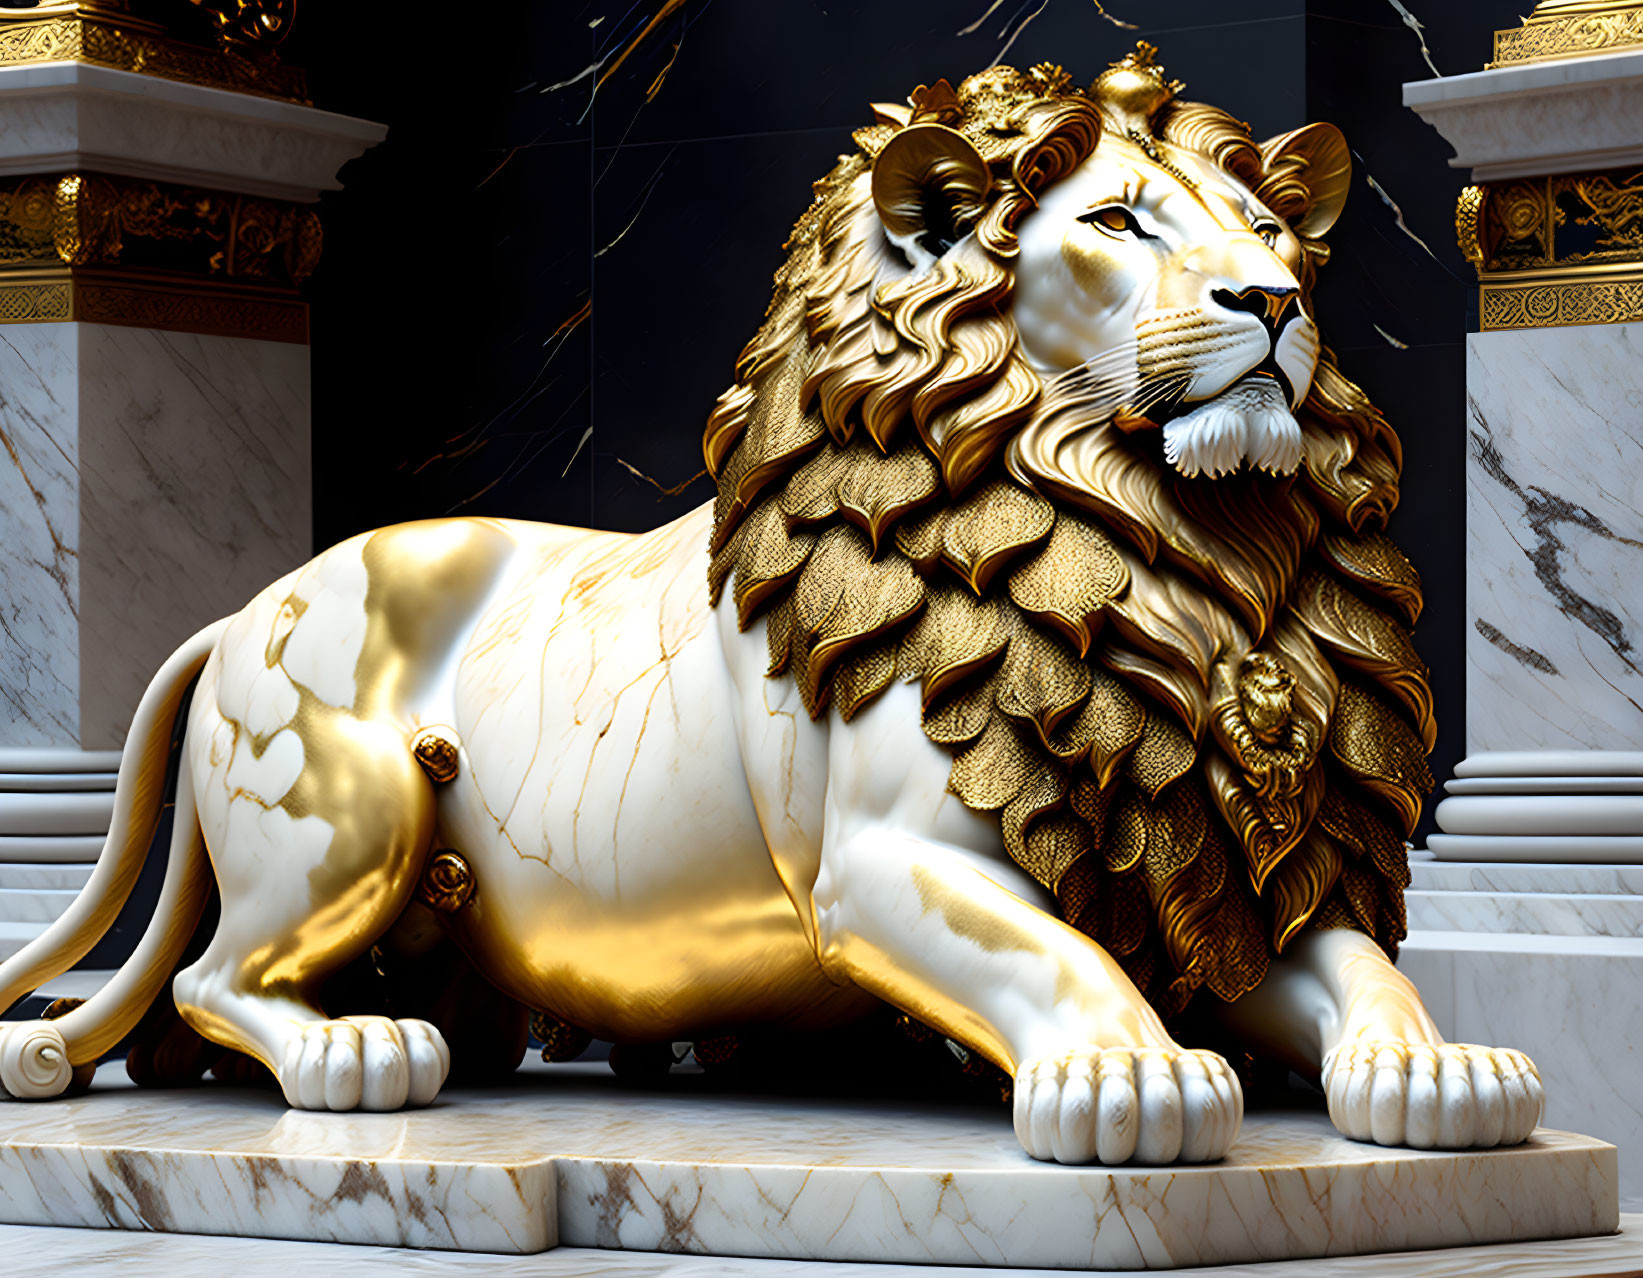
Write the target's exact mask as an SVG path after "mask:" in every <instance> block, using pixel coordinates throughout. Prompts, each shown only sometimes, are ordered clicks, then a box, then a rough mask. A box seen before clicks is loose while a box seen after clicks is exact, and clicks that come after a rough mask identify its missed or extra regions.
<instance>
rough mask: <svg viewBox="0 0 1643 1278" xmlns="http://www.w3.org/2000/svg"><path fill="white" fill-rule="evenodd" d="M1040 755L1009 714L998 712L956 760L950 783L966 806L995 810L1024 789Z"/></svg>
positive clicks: (948, 783)
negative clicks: (978, 736)
mask: <svg viewBox="0 0 1643 1278" xmlns="http://www.w3.org/2000/svg"><path fill="white" fill-rule="evenodd" d="M1041 758H1042V756H1041V755H1040V754H1039V753H1038V751H1037V750H1035V749H1033V747H1032V746H1031V744H1029V742H1028V740H1027V738H1026V737H1024V736H1023V735H1022V734H1021V732H1020V731H1019V730H1018V729H1017V728H1016V726H1015V724H1014V723H1013V722H1012V721H1011V720H1010V719H1009V718H1008V717H1006V716H1005V715H1001V714H995V715H994V716H993V717H992V718H991V719H989V720H988V722H987V728H986V730H985V731H984V732H983V733H982V734H981V739H980V740H979V741H977V742H976V743H975V744H974V745H973V746H971V747H970V748H969V749H967V750H966V751H964V753H963V754H961V755H959V756H958V758H956V759H954V760H953V770H952V772H951V774H950V775H949V776H948V778H947V786H948V788H949V789H950V790H952V792H953V793H954V794H956V795H958V797H959V798H960V799H962V800H964V804H965V806H966V807H970V808H974V809H975V810H976V811H977V812H992V811H995V810H997V809H998V808H1002V807H1003V806H1004V805H1005V804H1006V803H1008V802H1009V801H1010V800H1011V799H1013V798H1015V796H1016V795H1018V794H1020V793H1021V787H1022V786H1024V785H1026V784H1027V782H1028V781H1029V780H1031V779H1032V778H1033V777H1034V776H1035V775H1037V773H1038V771H1039V769H1040V768H1041V766H1042V765H1041V763H1040V762H1039V760H1040V759H1041Z"/></svg>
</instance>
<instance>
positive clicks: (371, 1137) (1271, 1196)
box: [0, 1065, 1619, 1272]
mask: <svg viewBox="0 0 1643 1278" xmlns="http://www.w3.org/2000/svg"><path fill="white" fill-rule="evenodd" d="M702 1090H703V1089H702V1088H701V1087H700V1086H699V1085H698V1082H697V1080H693V1079H690V1078H688V1077H687V1078H681V1079H675V1080H673V1083H672V1085H670V1086H669V1088H668V1089H667V1090H666V1091H665V1092H642V1091H634V1090H631V1089H627V1088H624V1087H622V1086H620V1085H619V1084H618V1083H617V1082H616V1081H615V1080H614V1079H612V1078H611V1077H610V1076H609V1074H608V1073H607V1072H606V1071H605V1068H604V1066H603V1065H587V1066H557V1067H551V1068H548V1067H538V1068H534V1069H527V1070H526V1071H524V1072H522V1074H521V1075H520V1077H519V1079H518V1080H517V1084H516V1085H515V1086H512V1087H510V1088H508V1089H505V1090H502V1091H496V1092H480V1091H469V1092H464V1091H456V1092H451V1093H447V1094H446V1095H444V1096H442V1098H441V1100H440V1102H439V1103H438V1104H437V1105H436V1106H435V1107H433V1108H432V1109H429V1110H425V1111H417V1112H408V1113H398V1114H327V1113H308V1112H301V1111H293V1110H288V1109H286V1108H285V1106H284V1104H283V1103H282V1101H281V1100H280V1098H279V1096H278V1095H277V1094H275V1093H272V1092H269V1093H260V1092H255V1091H244V1090H233V1089H227V1088H220V1087H202V1088H199V1089H196V1090H194V1091H190V1092H151V1091H138V1090H136V1089H134V1088H131V1087H130V1086H129V1085H124V1080H123V1076H122V1075H121V1074H120V1073H119V1072H118V1067H110V1066H105V1067H104V1069H103V1070H102V1072H101V1073H100V1075H99V1077H98V1082H97V1085H96V1086H95V1087H94V1089H93V1090H92V1092H91V1093H90V1094H88V1095H86V1096H83V1097H81V1098H78V1099H74V1100H67V1101H55V1102H52V1103H50V1104H45V1105H26V1104H13V1105H7V1106H4V1107H3V1108H0V1124H3V1127H0V1219H3V1220H4V1221H5V1222H7V1223H23V1224H37V1225H42V1224H49V1225H81V1226H91V1227H104V1228H106V1227H113V1228H118V1229H134V1230H157V1231H165V1232H191V1233H217V1234H234V1235H251V1236H260V1237H277V1238H287V1239H308V1240H316V1241H327V1242H344V1241H346V1242H357V1243H371V1244H377V1245H389V1246H408V1247H419V1248H447V1249H454V1250H465V1251H490V1252H513V1253H520V1252H537V1251H542V1250H545V1249H547V1248H550V1247H553V1246H554V1245H555V1244H556V1243H558V1244H562V1245H564V1246H567V1247H600V1248H620V1249H623V1250H638V1251H671V1252H688V1253H694V1254H697V1255H704V1256H721V1255H733V1254H740V1255H747V1256H762V1257H770V1258H789V1259H801V1260H826V1261H888V1262H903V1263H908V1262H911V1263H921V1264H930V1263H937V1264H965V1265H984V1266H1021V1267H1031V1266H1043V1267H1057V1268H1064V1267H1078V1268H1089V1267H1094V1268H1103V1267H1106V1268H1115V1269H1138V1268H1177V1267H1183V1266H1190V1265H1204V1264H1230V1263H1247V1262H1253V1261H1263V1260H1278V1259H1284V1258H1291V1257H1323V1256H1342V1255H1350V1254H1354V1253H1362V1252H1387V1251H1398V1250H1410V1249H1418V1248H1431V1247H1443V1246H1464V1245H1468V1244H1479V1243H1485V1242H1504V1241H1521V1240H1530V1239H1544V1238H1552V1237H1560V1236H1561V1237H1569V1236H1577V1235H1593V1234H1608V1233H1612V1232H1613V1231H1614V1230H1615V1228H1616V1227H1617V1224H1618V1220H1619V1216H1618V1210H1617V1206H1616V1202H1617V1197H1616V1194H1617V1191H1616V1171H1615V1151H1614V1149H1613V1147H1612V1146H1609V1145H1606V1144H1603V1143H1602V1142H1599V1141H1594V1140H1590V1139H1587V1138H1585V1137H1581V1136H1571V1135H1567V1134H1564V1133H1559V1132H1552V1131H1545V1130H1542V1131H1540V1132H1537V1133H1536V1135H1535V1136H1534V1137H1533V1138H1532V1139H1531V1141H1530V1142H1529V1143H1528V1144H1527V1145H1524V1146H1521V1147H1518V1148H1513V1149H1502V1150H1489V1151H1482V1152H1476V1153H1430V1152H1427V1153H1423V1152H1416V1151H1412V1150H1392V1149H1383V1148H1379V1147H1376V1146H1370V1145H1361V1144H1356V1143H1354V1142H1352V1141H1348V1140H1345V1139H1343V1138H1341V1137H1339V1136H1338V1135H1336V1134H1335V1132H1334V1130H1333V1129H1332V1128H1331V1127H1330V1126H1329V1124H1328V1121H1327V1119H1326V1118H1325V1116H1324V1115H1323V1114H1322V1113H1321V1112H1316V1113H1284V1114H1268V1115H1262V1114H1254V1115H1252V1116H1250V1117H1249V1118H1248V1120H1247V1121H1246V1123H1245V1126H1244V1130H1243V1133H1242V1134H1241V1136H1240V1137H1239V1139H1238V1141H1237V1143H1236V1145H1235V1147H1234V1150H1233V1154H1232V1156H1231V1157H1230V1158H1229V1159H1227V1160H1226V1162H1224V1163H1222V1164H1219V1165H1215V1166H1208V1167H1174V1168H1162V1169H1147V1168H1137V1169H1118V1170H1109V1169H1103V1168H1096V1167H1087V1168H1086V1167H1057V1166H1051V1165H1046V1164H1043V1163H1037V1162H1034V1161H1033V1160H1031V1159H1029V1158H1028V1157H1027V1156H1026V1155H1025V1154H1024V1153H1022V1152H1021V1149H1020V1147H1019V1146H1018V1145H1017V1143H1016V1141H1015V1136H1014V1133H1013V1131H1012V1129H1011V1125H1010V1120H1009V1115H1008V1113H1007V1112H1006V1111H1005V1110H1004V1109H1002V1108H1000V1109H998V1110H996V1111H995V1110H991V1109H964V1108H953V1107H942V1106H935V1105H915V1104H909V1103H907V1102H904V1101H896V1102H890V1101H885V1102H869V1101H862V1100H854V1099H839V1098H832V1097H828V1098H817V1099H799V1098H793V1097H774V1098H772V1097H751V1096H741V1095H725V1094H709V1093H704V1094H701V1095H689V1094H685V1093H690V1092H695V1091H702ZM343 1151H346V1152H343ZM8 1254H11V1253H8ZM1312 1272H1318V1271H1317V1270H1313V1271H1312Z"/></svg>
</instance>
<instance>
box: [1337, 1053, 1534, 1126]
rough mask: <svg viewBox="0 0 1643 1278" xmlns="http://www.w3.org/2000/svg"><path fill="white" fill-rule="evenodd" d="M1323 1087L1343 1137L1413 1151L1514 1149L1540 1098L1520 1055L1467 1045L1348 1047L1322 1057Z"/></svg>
mask: <svg viewBox="0 0 1643 1278" xmlns="http://www.w3.org/2000/svg"><path fill="white" fill-rule="evenodd" d="M1323 1083H1324V1092H1325V1094H1326V1095H1327V1096H1328V1098H1329V1117H1330V1121H1331V1122H1333V1123H1334V1124H1335V1126H1336V1127H1337V1128H1339V1129H1340V1131H1341V1132H1342V1134H1343V1135H1346V1136H1350V1137H1352V1138H1353V1139H1354V1140H1372V1141H1374V1142H1375V1143H1376V1144H1377V1145H1409V1146H1411V1147H1412V1148H1414V1149H1483V1148H1487V1147H1489V1146H1491V1145H1516V1144H1517V1143H1518V1142H1519V1141H1522V1140H1525V1139H1527V1138H1528V1136H1529V1133H1530V1132H1532V1131H1534V1129H1535V1124H1536V1123H1538V1122H1539V1121H1540V1109H1541V1102H1542V1099H1543V1093H1542V1092H1541V1088H1540V1075H1539V1073H1538V1072H1537V1071H1536V1070H1535V1066H1534V1062H1532V1061H1531V1060H1530V1059H1529V1058H1528V1057H1527V1056H1525V1055H1524V1054H1523V1053H1522V1052H1514V1051H1510V1050H1508V1049H1506V1048H1501V1047H1473V1046H1472V1045H1470V1044H1468V1043H1443V1044H1440V1045H1437V1046H1432V1045H1430V1044H1426V1043H1399V1042H1357V1043H1348V1044H1346V1045H1344V1046H1342V1047H1340V1048H1337V1049H1336V1050H1335V1051H1334V1052H1332V1053H1330V1055H1329V1056H1328V1057H1327V1058H1326V1059H1325V1061H1324V1068H1323Z"/></svg>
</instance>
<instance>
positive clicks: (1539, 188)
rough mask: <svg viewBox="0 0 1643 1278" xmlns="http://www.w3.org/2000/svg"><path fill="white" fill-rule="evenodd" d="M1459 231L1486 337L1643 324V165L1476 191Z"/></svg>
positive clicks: (1463, 202) (1459, 216) (1464, 202)
mask: <svg viewBox="0 0 1643 1278" xmlns="http://www.w3.org/2000/svg"><path fill="white" fill-rule="evenodd" d="M1455 231H1456V237H1457V239H1458V241H1459V243H1460V248H1461V252H1462V253H1463V254H1465V256H1466V259H1467V260H1468V261H1469V262H1471V263H1472V264H1473V265H1474V266H1475V267H1477V269H1478V277H1479V280H1480V281H1481V284H1482V291H1481V293H1480V306H1479V322H1480V325H1481V327H1482V328H1483V329H1484V330H1486V331H1487V330H1490V329H1510V328H1536V327H1554V326H1560V325H1566V324H1620V323H1626V322H1629V321H1632V320H1636V319H1643V311H1640V307H1639V300H1638V299H1639V295H1640V293H1643V167H1638V166H1635V165H1634V166H1630V167H1627V168H1620V169H1608V170H1604V171H1602V172H1597V173H1561V174H1556V175H1554V176H1551V177H1537V178H1523V179H1520V180H1518V181H1512V182H1491V183H1488V184H1485V185H1483V186H1469V187H1467V188H1466V189H1465V190H1464V191H1462V192H1461V195H1460V199H1459V200H1458V201H1457V203H1456V206H1455Z"/></svg>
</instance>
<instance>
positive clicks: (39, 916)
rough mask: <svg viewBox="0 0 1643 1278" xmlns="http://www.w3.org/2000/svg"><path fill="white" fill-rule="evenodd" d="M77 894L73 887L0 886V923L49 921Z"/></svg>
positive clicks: (72, 901) (57, 915)
mask: <svg viewBox="0 0 1643 1278" xmlns="http://www.w3.org/2000/svg"><path fill="white" fill-rule="evenodd" d="M79 895H80V893H79V892H78V891H77V890H76V889H74V888H0V923H50V922H52V921H53V920H54V919H57V918H60V917H61V916H62V913H63V911H64V910H66V909H68V907H69V906H71V905H73V904H74V902H75V900H76V899H77V898H78V897H79Z"/></svg>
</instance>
